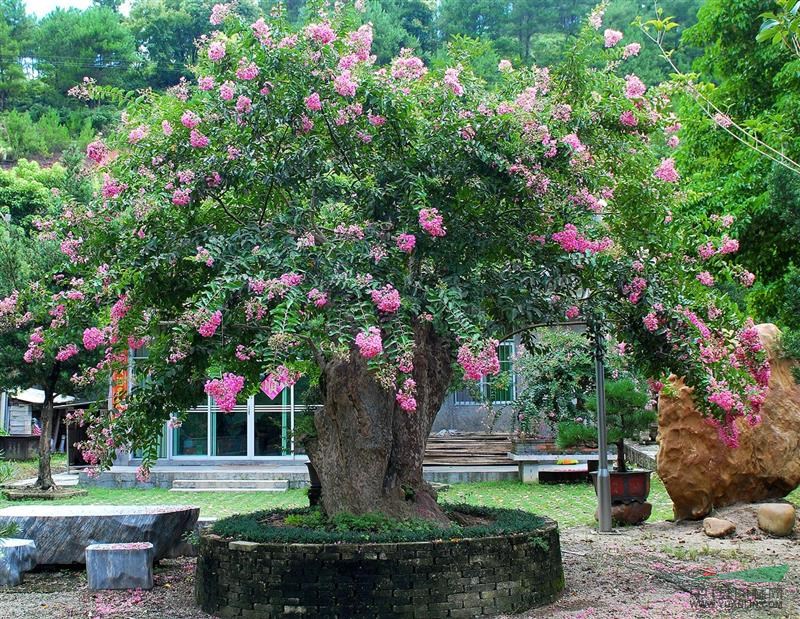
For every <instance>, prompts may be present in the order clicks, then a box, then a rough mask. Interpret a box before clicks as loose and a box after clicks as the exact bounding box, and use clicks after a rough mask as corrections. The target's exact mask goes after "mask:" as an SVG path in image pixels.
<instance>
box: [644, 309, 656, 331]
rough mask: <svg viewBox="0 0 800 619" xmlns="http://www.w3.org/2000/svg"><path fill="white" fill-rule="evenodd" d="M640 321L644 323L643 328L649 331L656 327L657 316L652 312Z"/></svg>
mask: <svg viewBox="0 0 800 619" xmlns="http://www.w3.org/2000/svg"><path fill="white" fill-rule="evenodd" d="M642 322H643V323H644V328H645V329H647V330H648V331H650V332H651V333H652V332H653V331H655V330H656V329H658V317H657V316H656V315H655V314H654V313H653V312H650V313H649V314H647V315H646V316H645V317H644V318H642Z"/></svg>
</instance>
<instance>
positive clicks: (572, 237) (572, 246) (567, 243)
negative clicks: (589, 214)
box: [550, 224, 614, 254]
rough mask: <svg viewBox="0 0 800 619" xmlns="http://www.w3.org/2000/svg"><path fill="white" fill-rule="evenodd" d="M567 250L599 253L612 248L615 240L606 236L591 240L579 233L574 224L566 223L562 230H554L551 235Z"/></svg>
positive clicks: (570, 251)
mask: <svg viewBox="0 0 800 619" xmlns="http://www.w3.org/2000/svg"><path fill="white" fill-rule="evenodd" d="M550 238H552V239H553V241H555V242H556V243H558V244H559V245H560V246H561V249H563V250H564V251H566V252H569V253H581V254H583V253H587V252H588V253H590V254H594V253H598V252H601V251H604V250H606V249H608V248H610V247H611V246H612V245H613V244H614V242H613V241H612V240H611V239H610V238H608V237H604V238H603V239H601V240H599V241H590V240H588V239H587V238H585V237H583V236H582V235H581V234H579V233H578V229H577V228H576V227H575V226H574V225H573V224H566V225H565V226H564V229H563V230H562V231H561V232H554V233H553V234H552V235H551V237H550Z"/></svg>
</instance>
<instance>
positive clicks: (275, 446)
mask: <svg viewBox="0 0 800 619" xmlns="http://www.w3.org/2000/svg"><path fill="white" fill-rule="evenodd" d="M289 395H290V390H289V389H288V388H286V389H284V390H283V391H281V392H280V393H279V394H278V395H277V396H276V397H275V398H273V399H270V398H269V397H267V396H266V395H265V394H264V393H261V392H259V393H257V394H256V396H255V406H254V408H255V428H254V432H255V455H256V456H288V455H291V449H292V446H291V442H290V437H289V432H290V429H291V428H290V423H291V421H290V419H289Z"/></svg>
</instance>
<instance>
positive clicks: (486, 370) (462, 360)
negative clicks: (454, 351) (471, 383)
mask: <svg viewBox="0 0 800 619" xmlns="http://www.w3.org/2000/svg"><path fill="white" fill-rule="evenodd" d="M498 345H499V342H498V341H497V340H489V341H488V342H487V343H486V345H485V346H484V347H483V348H481V349H480V350H479V351H478V354H477V355H476V354H475V353H473V351H472V349H471V348H470V347H469V345H467V344H462V345H461V347H460V348H459V349H458V356H457V360H458V364H459V365H460V366H461V367H462V368H463V369H464V378H466V379H467V380H480V379H481V378H483V377H484V376H488V375H489V374H499V373H500V359H499V358H498V357H497V346H498Z"/></svg>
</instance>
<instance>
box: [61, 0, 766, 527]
mask: <svg viewBox="0 0 800 619" xmlns="http://www.w3.org/2000/svg"><path fill="white" fill-rule="evenodd" d="M356 4H358V3H356ZM317 8H319V9H320V10H319V11H309V14H310V15H313V16H314V18H313V21H312V22H311V23H308V24H307V25H305V26H303V27H301V28H300V29H293V27H292V26H291V25H290V24H289V23H288V22H287V21H286V20H284V19H283V18H282V16H281V14H280V12H279V11H277V12H275V13H273V15H272V16H271V17H270V18H269V19H263V18H262V19H259V20H257V21H255V22H252V23H248V21H243V20H241V19H240V18H239V17H237V16H236V15H235V14H234V11H233V10H231V9H230V8H229V7H227V6H224V5H219V6H217V7H215V9H214V11H213V13H212V15H211V22H212V25H213V27H214V28H215V30H214V31H213V32H211V33H210V34H209V35H208V36H207V37H205V38H203V39H202V40H201V41H200V42H199V44H200V45H201V52H200V60H199V61H198V63H197V65H196V66H195V67H193V71H194V73H195V76H196V80H195V81H193V82H191V83H190V82H184V83H181V84H179V85H177V86H176V87H175V88H173V89H171V90H170V91H169V92H168V93H167V94H165V95H158V94H156V93H152V92H144V93H139V94H137V95H127V97H128V100H129V109H128V111H127V113H126V114H125V116H124V118H123V124H122V126H121V127H119V129H118V131H116V132H115V133H114V134H113V135H109V136H107V138H105V139H104V140H98V141H95V142H93V143H92V144H90V146H89V149H88V156H89V158H90V159H91V160H92V161H93V162H94V164H95V165H96V166H97V170H98V174H100V175H102V178H103V187H102V195H101V196H99V198H98V200H96V201H95V202H94V203H92V204H91V205H86V206H84V207H82V208H83V209H84V212H86V211H89V210H90V211H91V213H92V215H91V216H81V215H80V212H81V207H76V216H74V217H73V218H72V220H71V221H69V222H66V221H62V222H58V223H57V227H58V228H59V229H60V230H61V234H63V235H65V238H66V236H69V235H71V236H70V237H69V238H73V239H80V240H81V243H80V245H79V246H77V247H76V248H75V250H76V256H75V259H74V264H73V268H74V271H75V272H76V273H79V274H81V277H83V278H84V279H85V281H86V282H87V285H92V286H94V288H97V287H98V285H97V284H96V283H94V284H88V282H89V281H90V280H92V279H93V278H94V279H97V278H103V279H104V280H105V281H106V284H107V285H106V287H105V288H104V290H106V291H107V294H106V298H105V302H104V303H105V305H102V304H101V306H102V307H104V308H105V309H104V310H103V311H102V312H101V313H100V316H101V319H100V320H99V322H98V325H97V328H100V329H105V328H107V327H108V323H107V320H108V316H109V312H108V307H110V305H111V304H113V303H115V302H116V303H118V302H119V299H124V306H125V320H123V321H118V322H117V323H115V326H113V329H114V333H115V341H116V342H117V344H115V346H117V347H118V349H119V350H120V351H121V350H122V348H124V346H125V345H126V342H127V338H128V337H131V338H135V339H136V340H138V341H139V342H140V343H142V344H145V345H146V346H147V347H148V349H149V358H148V360H147V361H146V362H145V363H144V364H143V368H142V371H143V372H144V373H145V374H146V376H147V379H146V380H144V381H143V382H142V385H141V387H140V388H139V389H138V390H136V391H135V392H134V393H133V394H131V396H130V397H128V398H126V399H125V401H124V402H120V404H119V406H118V407H117V408H116V409H115V411H114V412H113V413H112V414H102V413H89V414H88V417H87V422H88V423H90V424H91V427H93V428H95V429H94V430H93V436H96V437H98V438H99V437H110V441H109V442H110V444H113V445H119V444H121V443H124V442H126V441H127V442H130V443H133V444H135V445H136V446H137V447H140V448H143V449H144V465H143V469H142V475H146V474H147V468H148V467H149V465H150V464H151V462H152V460H153V457H154V455H155V449H154V446H155V445H156V443H157V440H158V437H159V436H160V433H161V428H162V426H163V423H164V422H165V420H166V419H168V418H169V416H170V414H173V413H176V411H181V410H186V409H187V408H188V407H190V406H192V405H194V404H195V403H196V402H197V400H198V399H199V398H200V397H202V396H203V392H205V393H207V394H210V395H211V397H212V398H214V400H215V401H216V405H217V406H218V407H219V409H220V410H221V411H223V412H224V411H230V410H232V408H233V406H234V405H235V403H236V402H237V401H242V400H243V398H245V397H246V396H247V395H249V394H252V393H254V392H256V391H257V390H258V389H259V388H263V389H264V390H265V391H266V392H269V393H274V392H275V390H276V389H279V388H280V387H281V386H285V385H287V384H289V383H291V382H292V381H293V380H295V379H296V377H297V375H298V373H305V374H307V375H309V376H311V377H312V379H313V380H315V381H318V385H319V391H320V393H321V397H322V402H323V406H322V407H321V408H320V409H319V410H318V411H317V412H316V413H315V415H314V423H313V426H314V427H313V429H312V430H311V432H310V433H309V434H308V436H307V437H306V438H307V441H306V444H307V449H308V453H309V456H310V458H311V461H312V462H313V464H314V466H315V468H316V470H317V472H318V473H319V477H320V479H321V482H322V488H323V490H322V506H323V508H324V510H325V511H326V512H327V513H328V514H335V513H339V512H353V513H364V512H376V511H378V512H383V513H385V514H388V515H390V516H394V517H409V516H417V517H423V518H429V519H434V520H442V519H443V518H444V516H443V514H442V512H441V510H440V509H439V507H438V506H437V503H436V500H435V493H434V492H433V490H432V489H431V488H430V487H429V486H428V485H427V484H425V483H424V482H423V479H422V460H423V453H424V450H425V444H426V440H427V437H428V434H429V431H430V428H431V425H432V423H433V420H434V417H435V416H436V413H437V411H438V410H439V408H440V406H441V404H442V402H443V400H444V398H445V395H446V394H447V392H448V388H449V387H450V385H451V381H452V380H453V379H454V375H463V378H464V379H466V380H480V379H482V378H484V377H486V376H492V375H494V374H496V373H497V372H498V371H499V362H498V357H497V344H498V341H499V340H501V339H503V338H504V337H506V336H509V335H510V334H512V333H514V332H515V331H520V332H524V331H525V329H526V326H527V325H530V324H534V323H542V322H557V321H560V320H564V319H565V317H566V318H568V319H581V318H584V319H587V320H590V321H594V322H595V323H597V322H598V321H599V320H601V319H602V320H603V324H606V325H608V328H613V329H623V332H624V333H626V334H627V335H628V336H629V337H628V339H629V343H630V346H631V348H634V347H636V346H639V342H641V347H642V349H641V352H640V355H641V356H642V358H645V359H650V360H651V361H652V363H651V366H652V369H653V371H654V372H656V371H658V372H665V371H675V372H678V373H680V374H682V375H687V376H689V377H690V380H692V381H693V384H696V385H697V387H698V391H697V393H698V400H699V403H700V405H701V406H702V407H703V410H704V411H705V412H706V413H707V414H708V415H709V417H710V418H712V419H715V420H717V423H719V424H720V426H723V425H725V427H727V425H726V424H728V422H729V421H732V420H733V418H734V417H738V416H743V415H753V414H755V411H757V402H755V401H752V400H749V399H748V398H747V397H745V395H744V388H745V387H748V388H752V389H753V393H754V394H755V393H756V390H757V389H759V388H760V387H758V386H757V385H756V381H755V380H754V379H753V378H752V377H751V376H750V374H749V373H748V371H747V368H748V367H750V365H752V366H755V365H756V364H758V363H760V357H758V352H757V351H752V350H751V349H752V346H751V348H748V349H746V350H744V349H743V352H742V359H743V360H745V361H747V363H748V364H749V365H748V366H747V367H745V364H744V363H740V364H738V365H737V367H733V366H732V364H730V363H727V362H724V361H719V362H713V363H712V362H711V361H710V358H709V362H708V363H704V361H706V359H701V357H700V350H701V349H702V348H701V347H702V344H701V342H700V340H699V339H698V337H699V336H698V329H699V328H700V327H698V326H697V325H698V324H699V323H700V322H701V319H700V318H699V315H700V313H702V314H703V315H705V314H706V313H707V310H708V308H709V306H710V305H711V304H712V303H713V304H714V308H715V313H714V316H713V317H710V318H708V319H707V320H708V323H707V324H708V326H706V323H702V325H703V327H702V328H703V329H706V330H708V338H709V340H710V339H711V338H718V337H719V340H717V339H714V340H713V341H714V342H715V343H717V342H719V346H721V349H720V350H724V351H726V352H725V354H728V352H727V351H729V350H730V353H731V354H733V349H734V347H733V346H732V345H731V341H733V340H735V337H734V336H731V337H727V339H725V336H723V335H722V334H723V333H735V329H736V327H735V325H736V322H737V316H736V315H735V314H734V313H733V308H732V307H731V304H729V303H727V302H726V301H725V299H724V298H721V299H720V300H716V301H712V299H713V298H714V297H715V292H714V290H713V287H712V286H710V285H708V286H707V285H705V284H708V283H709V282H708V281H707V280H706V281H704V282H701V281H698V280H697V278H696V275H697V273H698V272H705V271H706V270H708V269H712V268H713V270H714V274H715V275H713V276H712V277H717V278H720V279H727V278H729V277H730V269H729V268H728V266H727V265H726V262H725V260H724V256H720V255H718V254H719V252H717V251H716V250H715V252H714V253H713V256H709V257H708V260H707V262H708V265H707V264H706V263H703V264H699V262H698V260H699V259H698V257H697V255H696V251H695V248H696V247H697V246H699V245H701V244H703V243H710V244H711V245H712V246H713V247H715V248H716V247H717V246H719V245H720V244H721V243H723V242H724V241H722V240H721V237H722V233H721V232H720V233H719V234H716V235H713V234H712V236H711V237H709V236H708V233H709V232H711V233H713V232H714V230H712V229H710V228H709V229H706V228H704V226H702V225H699V224H698V225H695V223H696V222H691V221H689V223H691V224H692V225H689V223H685V222H683V221H682V220H681V217H679V215H680V213H679V205H680V201H679V198H680V183H679V175H678V172H677V171H676V170H675V169H674V166H673V162H672V159H671V158H670V157H669V153H668V151H669V149H670V138H671V133H670V129H669V128H670V127H671V126H674V125H675V122H676V121H675V119H674V118H673V117H672V116H671V114H670V112H669V110H668V105H669V96H668V95H669V88H668V87H662V88H651V89H647V88H646V87H645V85H644V84H643V83H642V82H641V81H640V80H639V79H638V78H636V76H634V75H627V76H626V71H625V64H624V63H625V59H626V58H628V57H630V56H632V55H635V54H636V53H638V49H639V46H638V45H636V44H635V43H631V44H628V45H627V46H626V45H623V43H620V41H619V39H618V37H616V35H615V33H613V32H612V33H611V35H609V34H608V33H605V34H601V33H599V32H598V29H599V30H600V31H601V32H602V26H601V23H602V10H603V9H602V7H600V8H598V9H597V10H596V11H595V12H594V13H593V14H592V16H591V18H590V20H589V24H588V25H587V26H586V27H585V28H584V29H583V32H582V34H581V37H580V39H579V42H578V44H577V46H576V48H575V50H574V51H573V53H572V54H571V55H570V56H569V58H568V61H567V62H566V64H565V65H564V66H563V67H559V68H557V69H553V70H548V69H545V68H539V67H534V68H517V67H514V66H512V64H511V63H510V62H508V61H503V62H501V63H500V64H499V66H498V71H499V73H500V83H499V86H498V87H497V88H496V89H494V90H489V89H487V88H486V87H485V85H484V84H483V83H481V82H480V81H479V80H478V79H477V78H476V77H475V76H474V74H473V73H472V71H471V70H470V58H469V57H466V56H462V57H456V58H451V63H450V65H449V66H448V67H447V68H446V69H444V70H443V71H434V70H431V69H429V68H428V67H426V66H425V65H424V63H423V62H422V60H421V59H420V58H418V57H416V56H415V55H414V53H413V51H411V50H403V51H401V52H400V54H399V56H398V57H397V58H395V59H394V60H393V61H392V62H391V63H390V64H389V65H388V66H380V67H379V66H376V65H375V63H374V59H373V57H372V56H371V53H370V45H371V41H372V29H371V26H370V25H369V24H364V23H361V19H362V15H361V14H360V13H359V12H358V8H359V7H358V6H356V7H350V6H346V7H341V6H339V5H337V8H336V9H335V10H331V11H326V10H325V8H324V7H322V6H321V5H320V6H319V7H317ZM82 89H83V92H82V94H83V96H87V97H110V96H126V95H123V94H122V93H118V92H115V91H112V90H109V89H99V88H96V87H95V86H94V85H93V84H91V82H86V83H85V84H84V85H83V86H82ZM665 127H666V132H665ZM687 248H689V249H687ZM687 252H688V253H687ZM99 268H100V269H102V272H101V273H100V272H98V269H99ZM689 308H693V309H691V310H690V309H689ZM717 308H719V309H717ZM104 320H105V321H106V322H104ZM726 329H727V331H725V330H726ZM693 339H698V341H696V342H693V343H692V342H689V340H693ZM753 346H754V345H753ZM676 347H677V349H676ZM115 350H117V348H115ZM720 354H722V353H720ZM655 362H657V363H655ZM109 367H110V369H111V370H113V367H114V362H113V361H112V362H111V363H110V364H109ZM658 375H660V374H656V376H658ZM740 387H741V389H739V388H740ZM718 391H730V392H732V393H733V394H734V395H733V397H734V398H736V397H740V399H739V400H737V401H736V402H734V403H733V404H731V406H730V407H728V406H727V405H728V402H727V400H726V401H720V402H714V401H713V400H712V401H708V399H710V397H711V395H712V392H713V394H716V393H717V392H718ZM706 394H708V396H709V398H708V399H707V398H706ZM739 394H742V395H741V396H740V395H739ZM174 423H180V415H178V418H177V420H175V421H174ZM92 452H93V454H94V455H96V456H99V458H100V464H101V465H105V464H108V463H109V462H110V460H111V457H112V455H113V453H112V451H111V450H106V453H105V455H103V443H102V442H98V443H97V444H96V445H95V446H94V447H93V449H92Z"/></svg>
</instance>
